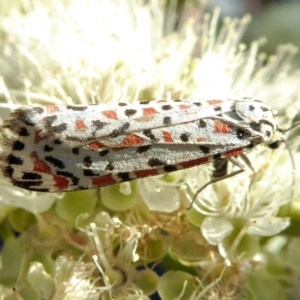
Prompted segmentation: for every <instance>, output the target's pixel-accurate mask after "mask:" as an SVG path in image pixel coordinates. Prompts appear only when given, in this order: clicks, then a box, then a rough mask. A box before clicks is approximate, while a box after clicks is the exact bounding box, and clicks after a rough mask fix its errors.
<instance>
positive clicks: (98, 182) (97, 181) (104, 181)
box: [92, 174, 116, 186]
mask: <svg viewBox="0 0 300 300" xmlns="http://www.w3.org/2000/svg"><path fill="white" fill-rule="evenodd" d="M114 183H116V181H115V180H114V179H113V177H112V175H110V174H108V175H104V176H101V177H97V178H93V179H92V185H94V186H105V185H110V184H114Z"/></svg>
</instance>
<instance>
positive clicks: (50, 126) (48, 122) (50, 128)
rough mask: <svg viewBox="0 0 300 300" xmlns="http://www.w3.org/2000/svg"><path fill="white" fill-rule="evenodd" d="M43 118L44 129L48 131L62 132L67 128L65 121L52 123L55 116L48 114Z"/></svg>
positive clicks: (55, 118)
mask: <svg viewBox="0 0 300 300" xmlns="http://www.w3.org/2000/svg"><path fill="white" fill-rule="evenodd" d="M43 120H44V122H45V127H46V129H48V131H50V132H53V131H54V132H57V133H62V132H64V131H65V130H66V129H67V124H66V123H61V124H59V125H56V126H54V125H53V123H54V121H56V120H57V116H48V117H45V118H44V119H43Z"/></svg>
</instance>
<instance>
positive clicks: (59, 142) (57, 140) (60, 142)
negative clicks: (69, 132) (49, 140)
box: [53, 139, 63, 145]
mask: <svg viewBox="0 0 300 300" xmlns="http://www.w3.org/2000/svg"><path fill="white" fill-rule="evenodd" d="M53 143H54V144H55V145H61V144H62V143H63V142H62V141H61V140H60V139H55V140H54V141H53Z"/></svg>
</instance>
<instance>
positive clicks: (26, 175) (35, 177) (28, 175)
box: [22, 172, 42, 180]
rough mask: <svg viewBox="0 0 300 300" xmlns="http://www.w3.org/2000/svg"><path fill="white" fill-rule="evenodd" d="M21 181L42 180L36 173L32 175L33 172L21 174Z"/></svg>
mask: <svg viewBox="0 0 300 300" xmlns="http://www.w3.org/2000/svg"><path fill="white" fill-rule="evenodd" d="M22 179H23V180H38V179H42V176H41V175H40V174H38V173H34V172H23V176H22Z"/></svg>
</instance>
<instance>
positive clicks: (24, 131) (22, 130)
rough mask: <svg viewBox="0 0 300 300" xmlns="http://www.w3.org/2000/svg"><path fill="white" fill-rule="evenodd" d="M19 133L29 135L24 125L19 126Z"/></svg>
mask: <svg viewBox="0 0 300 300" xmlns="http://www.w3.org/2000/svg"><path fill="white" fill-rule="evenodd" d="M19 135H20V136H29V132H28V130H27V129H26V128H25V127H21V128H20V132H19Z"/></svg>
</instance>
